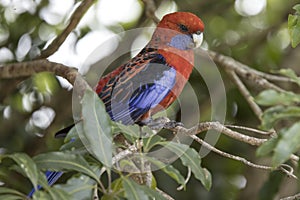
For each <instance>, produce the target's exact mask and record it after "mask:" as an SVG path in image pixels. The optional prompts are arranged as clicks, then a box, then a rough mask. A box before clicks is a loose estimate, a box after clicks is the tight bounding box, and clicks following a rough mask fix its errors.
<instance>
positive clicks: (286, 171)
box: [190, 135, 297, 179]
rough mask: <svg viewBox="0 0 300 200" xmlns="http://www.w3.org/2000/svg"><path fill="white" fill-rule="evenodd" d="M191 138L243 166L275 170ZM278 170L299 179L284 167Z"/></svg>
mask: <svg viewBox="0 0 300 200" xmlns="http://www.w3.org/2000/svg"><path fill="white" fill-rule="evenodd" d="M190 137H191V138H193V139H194V140H195V141H196V142H198V143H199V144H201V145H202V146H204V147H205V148H207V149H209V150H211V151H213V152H215V153H217V154H219V155H221V156H223V157H226V158H230V159H233V160H236V161H239V162H242V163H243V164H245V165H247V166H249V167H253V168H257V169H264V170H269V171H271V170H273V168H272V167H270V166H265V165H259V164H255V163H252V162H250V161H248V160H247V159H245V158H243V157H240V156H236V155H232V154H229V153H226V152H224V151H221V150H219V149H217V148H215V147H214V146H212V145H210V144H208V143H206V142H205V141H203V140H202V139H200V138H199V137H197V136H196V135H190ZM285 166H286V165H285ZM289 168H291V167H290V166H289ZM278 170H281V171H282V172H284V173H285V174H287V175H288V176H290V177H293V178H295V179H297V177H296V176H295V175H294V174H293V171H288V170H286V169H285V168H283V167H282V166H280V167H278Z"/></svg>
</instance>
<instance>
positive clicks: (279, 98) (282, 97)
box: [255, 90, 300, 106]
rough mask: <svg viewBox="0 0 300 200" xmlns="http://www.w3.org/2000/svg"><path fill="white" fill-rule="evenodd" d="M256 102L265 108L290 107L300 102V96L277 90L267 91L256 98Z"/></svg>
mask: <svg viewBox="0 0 300 200" xmlns="http://www.w3.org/2000/svg"><path fill="white" fill-rule="evenodd" d="M255 99H256V102H257V103H258V104H260V105H263V106H274V105H290V104H292V103H295V102H300V95H298V94H295V93H293V92H277V91H275V90H265V91H263V92H261V93H260V94H259V95H258V96H257V97H256V98H255Z"/></svg>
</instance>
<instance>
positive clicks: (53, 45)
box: [36, 0, 95, 59]
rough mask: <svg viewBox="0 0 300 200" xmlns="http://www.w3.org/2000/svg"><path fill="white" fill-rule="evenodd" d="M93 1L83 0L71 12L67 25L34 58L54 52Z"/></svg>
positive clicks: (43, 56) (44, 56) (40, 57)
mask: <svg viewBox="0 0 300 200" xmlns="http://www.w3.org/2000/svg"><path fill="white" fill-rule="evenodd" d="M94 2H95V0H83V1H82V2H81V4H80V5H79V6H78V7H77V9H76V10H75V11H74V13H73V14H72V16H71V18H70V22H69V24H68V25H67V27H66V28H65V29H64V30H63V31H62V32H61V33H60V34H59V35H58V36H57V37H56V38H55V39H54V40H53V41H52V43H51V44H50V45H49V46H48V47H47V48H46V49H44V50H42V52H41V55H39V56H38V57H37V58H36V59H42V58H48V57H49V56H51V55H52V54H53V53H55V52H56V51H57V50H58V48H59V47H60V46H61V45H62V43H63V42H64V41H65V40H66V38H67V37H68V35H69V34H70V33H71V32H72V31H73V30H74V28H75V27H76V26H77V25H78V23H79V22H80V20H81V18H82V17H83V15H84V14H85V12H86V11H87V10H88V9H89V8H90V7H91V5H92V4H93V3H94Z"/></svg>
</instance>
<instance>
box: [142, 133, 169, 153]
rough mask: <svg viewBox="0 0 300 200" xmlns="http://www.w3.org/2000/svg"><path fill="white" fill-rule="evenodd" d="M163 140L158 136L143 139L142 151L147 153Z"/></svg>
mask: <svg viewBox="0 0 300 200" xmlns="http://www.w3.org/2000/svg"><path fill="white" fill-rule="evenodd" d="M164 140H165V138H163V137H160V136H159V135H152V136H150V137H147V138H143V144H144V147H143V150H144V151H145V152H149V151H150V150H151V149H152V148H153V147H154V146H156V145H158V144H159V143H160V142H162V141H164Z"/></svg>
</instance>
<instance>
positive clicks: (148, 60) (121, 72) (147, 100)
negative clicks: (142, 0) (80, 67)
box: [30, 12, 204, 195]
mask: <svg viewBox="0 0 300 200" xmlns="http://www.w3.org/2000/svg"><path fill="white" fill-rule="evenodd" d="M203 30H204V24H203V22H202V21H201V19H199V18H198V17H197V16H196V15H194V14H192V13H189V12H175V13H171V14H168V15H165V16H164V17H163V19H162V20H161V21H160V22H159V23H158V25H157V28H156V30H155V31H154V33H153V35H152V38H151V40H150V42H149V43H148V44H147V45H146V46H145V47H144V48H143V49H142V50H141V52H140V53H139V54H138V55H137V56H135V57H133V58H132V59H131V60H129V61H128V62H127V63H125V64H123V65H121V66H120V67H118V68H116V69H115V70H114V71H112V72H111V73H109V74H107V75H106V76H104V77H102V78H101V79H100V81H99V82H98V84H97V86H96V87H95V90H96V92H97V94H98V95H99V98H100V99H101V100H102V101H103V103H104V105H105V107H106V111H107V113H108V114H109V115H110V117H111V119H112V120H113V121H118V122H121V123H123V124H125V125H129V124H134V123H138V124H141V125H147V124H149V123H150V124H151V121H152V118H151V116H152V115H153V114H155V113H157V112H159V111H161V110H162V109H165V108H167V107H169V106H170V105H171V104H172V103H173V102H174V101H175V100H176V98H177V96H178V95H179V94H180V93H181V91H182V89H183V87H184V85H185V84H186V82H187V80H188V78H189V76H190V74H191V72H192V69H193V66H194V53H193V48H196V47H199V46H200V45H201V43H202V40H203V34H202V33H203ZM65 131H66V129H64V130H63V131H60V133H62V132H65ZM61 174H62V173H61V172H47V173H46V175H47V178H48V182H49V184H53V183H54V182H55V181H56V180H57V178H58V177H59V176H61ZM33 192H34V191H33ZM33 192H32V193H31V194H30V195H32V194H33Z"/></svg>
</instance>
